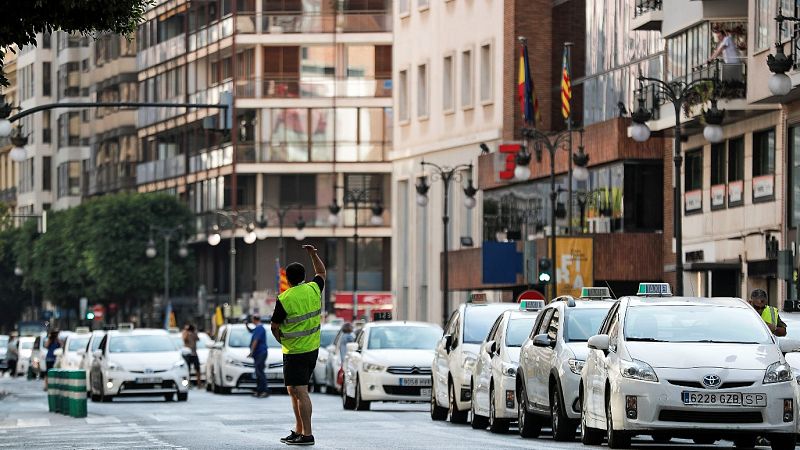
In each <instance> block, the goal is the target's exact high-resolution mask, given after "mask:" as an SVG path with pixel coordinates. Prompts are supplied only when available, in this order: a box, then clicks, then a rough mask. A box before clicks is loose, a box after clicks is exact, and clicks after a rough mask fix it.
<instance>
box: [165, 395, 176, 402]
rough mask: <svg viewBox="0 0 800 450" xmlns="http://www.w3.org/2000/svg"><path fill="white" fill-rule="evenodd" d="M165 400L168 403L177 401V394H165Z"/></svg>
mask: <svg viewBox="0 0 800 450" xmlns="http://www.w3.org/2000/svg"><path fill="white" fill-rule="evenodd" d="M164 400H166V401H168V402H171V401H173V400H175V394H164Z"/></svg>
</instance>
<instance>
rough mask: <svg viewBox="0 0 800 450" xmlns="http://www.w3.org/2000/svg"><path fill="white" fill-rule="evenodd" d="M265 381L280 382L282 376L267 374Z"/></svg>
mask: <svg viewBox="0 0 800 450" xmlns="http://www.w3.org/2000/svg"><path fill="white" fill-rule="evenodd" d="M267 379H268V380H282V379H283V374H280V373H268V374H267Z"/></svg>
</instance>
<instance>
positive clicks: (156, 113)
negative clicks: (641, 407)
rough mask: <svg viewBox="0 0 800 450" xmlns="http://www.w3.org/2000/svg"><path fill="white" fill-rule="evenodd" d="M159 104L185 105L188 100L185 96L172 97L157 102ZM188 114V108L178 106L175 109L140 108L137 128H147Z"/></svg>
mask: <svg viewBox="0 0 800 450" xmlns="http://www.w3.org/2000/svg"><path fill="white" fill-rule="evenodd" d="M151 101H153V100H151ZM155 101H158V102H167V103H183V102H185V101H186V100H185V99H184V97H183V96H180V95H179V96H177V97H172V98H168V99H163V100H155ZM185 112H186V108H183V107H179V106H176V107H174V108H140V109H139V110H138V111H137V112H136V113H137V122H136V124H137V126H138V127H140V128H141V127H146V126H148V125H152V124H154V123H158V122H161V121H164V120H167V119H171V118H173V117H175V116H179V115H181V114H183V113H185Z"/></svg>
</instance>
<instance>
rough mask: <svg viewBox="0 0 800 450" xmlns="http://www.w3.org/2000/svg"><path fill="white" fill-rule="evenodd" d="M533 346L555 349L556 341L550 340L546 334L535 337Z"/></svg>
mask: <svg viewBox="0 0 800 450" xmlns="http://www.w3.org/2000/svg"><path fill="white" fill-rule="evenodd" d="M533 345H535V346H537V347H550V348H555V346H556V341H554V340H553V339H550V336H548V335H546V334H537V335H536V336H534V337H533Z"/></svg>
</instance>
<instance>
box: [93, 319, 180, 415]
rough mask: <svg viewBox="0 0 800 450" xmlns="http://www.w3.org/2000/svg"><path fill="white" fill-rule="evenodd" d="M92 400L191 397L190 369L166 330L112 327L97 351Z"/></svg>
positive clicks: (94, 356) (94, 357) (94, 360)
mask: <svg viewBox="0 0 800 450" xmlns="http://www.w3.org/2000/svg"><path fill="white" fill-rule="evenodd" d="M89 379H90V386H91V397H92V401H104V402H105V401H111V400H112V399H113V398H114V397H116V396H164V399H165V400H167V401H171V400H173V399H174V398H175V395H176V394H177V396H178V400H179V401H186V399H187V398H188V396H189V371H188V369H187V368H186V362H185V361H184V360H183V357H182V356H181V352H180V350H179V349H178V348H177V347H176V346H175V344H174V343H173V342H172V340H171V339H170V338H169V335H167V332H166V330H154V329H140V330H113V331H109V332H107V333H106V335H105V337H103V339H102V341H101V343H100V347H99V349H98V350H97V351H95V352H94V355H93V362H92V369H91V374H90V377H89Z"/></svg>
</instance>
